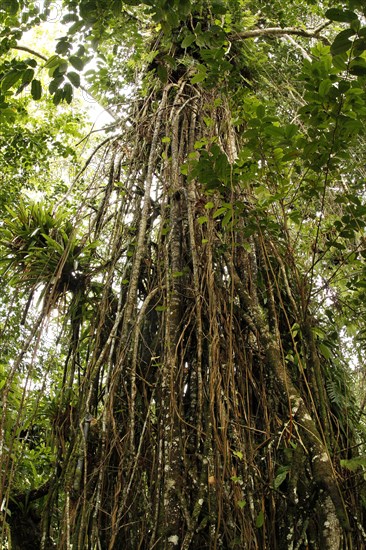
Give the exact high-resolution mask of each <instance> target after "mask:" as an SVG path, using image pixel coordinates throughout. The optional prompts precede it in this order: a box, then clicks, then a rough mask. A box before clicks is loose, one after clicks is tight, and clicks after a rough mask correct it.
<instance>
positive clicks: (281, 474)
mask: <svg viewBox="0 0 366 550" xmlns="http://www.w3.org/2000/svg"><path fill="white" fill-rule="evenodd" d="M288 473H289V470H288V468H286V469H283V470H282V471H281V472H279V473H278V474H277V475H276V477H275V479H274V482H273V487H274V489H278V488H279V486H280V485H281V484H282V483H283V482H284V481H285V479H286V477H287V474H288Z"/></svg>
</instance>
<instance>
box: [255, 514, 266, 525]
mask: <svg viewBox="0 0 366 550" xmlns="http://www.w3.org/2000/svg"><path fill="white" fill-rule="evenodd" d="M263 523H264V512H263V510H261V511H260V512H259V514H258V516H257V519H256V521H255V526H256V527H258V529H260V528H261V527H263Z"/></svg>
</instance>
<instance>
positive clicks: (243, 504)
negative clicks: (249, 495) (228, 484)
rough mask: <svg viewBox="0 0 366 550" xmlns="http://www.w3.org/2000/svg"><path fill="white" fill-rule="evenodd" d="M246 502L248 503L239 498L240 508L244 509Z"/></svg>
mask: <svg viewBox="0 0 366 550" xmlns="http://www.w3.org/2000/svg"><path fill="white" fill-rule="evenodd" d="M246 503H247V501H246V500H238V506H239V508H240V510H242V509H243V508H244V506H245V505H246Z"/></svg>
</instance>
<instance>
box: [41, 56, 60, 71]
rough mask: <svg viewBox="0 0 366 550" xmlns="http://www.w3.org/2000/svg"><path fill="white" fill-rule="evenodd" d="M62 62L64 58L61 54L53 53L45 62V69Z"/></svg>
mask: <svg viewBox="0 0 366 550" xmlns="http://www.w3.org/2000/svg"><path fill="white" fill-rule="evenodd" d="M60 63H62V59H61V57H60V56H59V55H52V56H51V57H50V58H49V59H48V60H47V61H46V63H45V65H44V68H45V69H52V68H53V67H58V66H59V65H60Z"/></svg>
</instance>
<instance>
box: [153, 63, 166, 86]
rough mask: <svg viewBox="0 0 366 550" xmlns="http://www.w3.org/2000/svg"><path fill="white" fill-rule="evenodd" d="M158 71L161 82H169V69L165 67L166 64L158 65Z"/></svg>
mask: <svg viewBox="0 0 366 550" xmlns="http://www.w3.org/2000/svg"><path fill="white" fill-rule="evenodd" d="M156 72H157V75H158V78H159V80H160V82H162V83H163V84H166V83H167V82H168V70H167V68H166V67H165V65H158V68H157V69H156Z"/></svg>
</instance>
